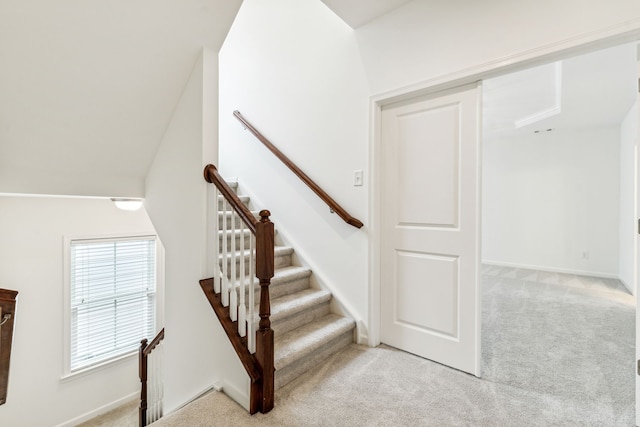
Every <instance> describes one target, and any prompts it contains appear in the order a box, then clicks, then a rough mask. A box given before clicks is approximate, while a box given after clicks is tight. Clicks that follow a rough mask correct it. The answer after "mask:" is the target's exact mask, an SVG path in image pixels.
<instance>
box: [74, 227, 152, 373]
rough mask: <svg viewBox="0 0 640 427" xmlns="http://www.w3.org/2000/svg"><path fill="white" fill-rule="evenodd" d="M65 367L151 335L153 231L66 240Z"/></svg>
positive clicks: (112, 354) (100, 358)
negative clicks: (67, 330)
mask: <svg viewBox="0 0 640 427" xmlns="http://www.w3.org/2000/svg"><path fill="white" fill-rule="evenodd" d="M68 296H69V301H68V302H69V305H68V307H69V309H70V313H69V320H70V321H69V326H70V331H69V340H68V343H69V346H70V349H69V357H68V358H67V360H68V361H69V365H68V369H69V373H73V372H74V371H78V370H82V369H84V368H87V367H90V366H93V365H96V364H100V363H102V362H105V361H108V360H111V359H114V358H118V357H120V356H123V355H126V354H130V353H133V352H135V351H136V350H137V349H138V347H139V345H140V340H142V339H143V338H152V337H153V335H155V333H154V331H155V317H156V302H155V299H156V239H155V237H154V236H144V237H131V238H116V239H86V240H70V241H69V292H68Z"/></svg>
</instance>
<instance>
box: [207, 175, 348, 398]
mask: <svg viewBox="0 0 640 427" xmlns="http://www.w3.org/2000/svg"><path fill="white" fill-rule="evenodd" d="M228 184H229V186H230V187H231V188H232V189H233V191H234V192H236V193H237V189H238V184H237V182H229V183H228ZM222 197H223V196H222V195H220V196H218V200H219V202H218V218H219V219H218V221H219V224H222V221H223V218H225V217H226V218H227V220H228V219H229V218H230V217H231V216H232V215H233V212H232V211H230V210H227V211H222V210H221V209H222V206H228V205H226V204H225V203H223V199H222ZM239 198H240V200H241V201H242V203H244V204H245V206H247V207H249V205H250V198H249V197H247V196H239ZM228 209H231V208H228ZM252 214H253V215H254V216H257V213H256V212H254V211H252ZM239 224H240V221H235V226H236V228H237V226H238V225H239ZM247 231H248V230H247ZM225 238H226V239H227V246H228V247H231V242H230V240H231V239H235V242H234V245H233V247H234V248H236V250H237V248H240V247H241V244H240V240H242V239H245V240H246V243H244V244H243V245H242V247H243V248H248V247H249V243H248V239H249V238H250V233H248V232H238V233H234V236H233V237H230V236H228V234H227V237H223V233H222V231H219V237H218V241H219V248H220V251H221V254H220V256H219V260H220V264H221V265H223V264H224V263H225V262H226V263H227V271H230V270H231V268H230V265H229V264H230V263H231V261H230V260H226V261H225V260H224V259H223V255H222V246H223V239H225ZM275 240H276V245H275V248H274V265H275V272H274V277H273V278H272V279H271V284H270V286H269V293H270V298H271V316H270V320H271V328H272V329H273V331H274V336H275V338H274V353H275V354H274V366H275V369H276V372H275V389H276V390H277V389H278V388H281V387H282V386H284V385H286V384H288V383H289V382H291V381H292V380H294V379H295V378H297V377H299V376H300V375H302V374H303V373H304V372H307V371H309V370H310V369H312V368H314V367H317V366H318V365H319V364H321V363H322V362H323V361H324V360H325V359H327V358H328V357H329V356H331V355H332V354H334V353H336V352H338V351H340V350H341V349H343V348H344V347H346V346H348V345H349V344H350V343H352V342H353V341H354V332H355V322H354V321H353V320H352V319H349V318H346V317H343V316H341V315H338V314H335V313H332V312H331V308H330V303H331V299H332V295H331V293H330V292H329V291H326V290H323V289H318V288H316V287H313V286H312V285H311V283H312V280H311V279H312V275H313V273H312V271H311V270H310V269H309V268H308V267H305V266H300V265H294V261H293V260H294V259H295V256H294V249H293V248H291V247H288V246H283V245H279V244H278V242H279V240H280V239H278V238H276V239H275ZM240 258H241V260H239V261H237V262H236V265H239V264H240V263H242V262H243V261H242V260H245V261H244V262H245V263H246V264H245V265H246V268H245V271H247V272H248V271H249V267H248V262H247V261H246V259H245V258H244V257H240ZM238 270H239V267H237V268H236V269H235V271H236V273H235V274H236V277H237V279H235V280H232V277H231V273H227V277H228V278H229V280H230V282H232V283H233V285H232V288H233V287H234V286H235V288H236V289H238V288H239V285H238V282H239V281H240V280H241V278H240V276H239V274H238V272H237V271H238ZM247 274H248V273H247ZM244 280H245V281H246V282H248V278H244ZM253 281H254V283H256V282H257V279H255V278H253ZM203 289H205V288H204V287H203ZM249 292H251V291H250V290H249V288H247V291H246V292H245V300H246V301H255V304H256V309H255V313H258V306H257V303H258V301H259V289H256V290H255V291H253V292H255V294H254V297H253V298H252V299H250V298H249V295H248V294H249ZM205 294H207V296H208V298H209V300H210V302H211V303H212V306H213V305H214V303H213V302H212V301H211V300H212V296H211V295H213V294H212V293H207V291H206V290H205ZM215 295H216V299H217V300H218V301H221V300H222V298H220V294H215ZM219 316H220V315H219ZM253 322H254V325H256V329H254V330H257V325H258V322H259V318H258V315H257V314H256V315H255V317H254V319H253ZM236 330H237V328H236ZM243 339H244V341H245V342H246V341H247V339H246V338H243ZM249 346H250V345H249ZM236 350H237V349H236ZM239 355H240V353H239Z"/></svg>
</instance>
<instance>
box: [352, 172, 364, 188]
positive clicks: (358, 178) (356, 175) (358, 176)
mask: <svg viewBox="0 0 640 427" xmlns="http://www.w3.org/2000/svg"><path fill="white" fill-rule="evenodd" d="M353 186H354V187H360V186H362V170H357V171H353Z"/></svg>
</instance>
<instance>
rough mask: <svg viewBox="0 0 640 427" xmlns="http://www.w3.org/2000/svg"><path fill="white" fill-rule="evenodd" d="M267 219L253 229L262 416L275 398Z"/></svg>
mask: <svg viewBox="0 0 640 427" xmlns="http://www.w3.org/2000/svg"><path fill="white" fill-rule="evenodd" d="M270 215H271V213H270V212H269V211H268V210H263V211H260V222H258V223H257V225H256V277H257V278H258V279H259V280H260V313H259V314H260V324H259V325H258V326H259V328H258V330H257V331H256V358H257V359H258V363H260V367H261V368H262V399H261V405H260V406H261V407H260V412H262V413H266V412H269V411H270V410H271V409H273V400H274V394H275V392H274V388H275V382H274V373H275V368H274V366H273V359H274V351H273V329H271V320H269V316H271V303H270V301H269V285H270V284H271V278H272V277H273V272H274V251H273V247H274V232H273V223H272V222H271V221H270V220H269V216H270Z"/></svg>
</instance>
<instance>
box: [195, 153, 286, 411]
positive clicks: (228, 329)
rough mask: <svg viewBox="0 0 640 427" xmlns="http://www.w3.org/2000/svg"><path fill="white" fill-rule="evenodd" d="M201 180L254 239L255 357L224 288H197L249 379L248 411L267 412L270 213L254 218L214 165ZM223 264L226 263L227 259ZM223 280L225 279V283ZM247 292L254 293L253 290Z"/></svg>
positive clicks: (270, 383) (270, 392) (207, 284)
mask: <svg viewBox="0 0 640 427" xmlns="http://www.w3.org/2000/svg"><path fill="white" fill-rule="evenodd" d="M204 179H205V180H206V181H207V182H209V183H212V184H214V185H215V186H216V188H217V189H218V191H219V192H220V194H221V195H222V196H223V197H224V199H225V200H226V201H227V202H228V203H229V204H230V205H231V207H232V209H233V210H234V211H235V212H236V213H237V214H238V216H239V217H240V219H241V220H242V222H243V223H244V224H245V225H246V226H247V228H248V229H249V230H250V231H251V233H252V234H253V235H254V236H255V276H256V277H257V278H258V280H259V283H260V305H259V310H258V315H259V317H260V322H259V325H258V327H259V329H258V330H257V331H255V347H256V348H255V354H252V353H251V352H250V351H249V349H248V348H247V338H246V337H241V336H240V335H239V333H238V324H237V323H238V322H237V321H236V320H235V318H232V317H231V315H230V314H231V313H230V310H231V309H233V310H237V309H238V308H237V307H231V304H230V305H229V306H225V305H224V304H223V299H222V298H221V293H222V292H223V289H222V290H221V293H219V294H216V291H215V289H216V288H215V279H214V278H210V279H203V280H201V281H200V286H201V287H202V290H203V291H204V293H205V295H206V296H207V299H208V300H209V303H210V304H211V307H212V308H213V311H214V312H215V313H216V316H217V317H218V319H219V320H220V323H221V324H222V327H223V329H224V331H225V333H226V334H227V336H228V338H229V340H230V341H231V344H232V345H233V348H234V350H235V351H236V354H237V355H238V357H239V358H240V361H241V363H242V365H243V366H244V368H245V370H246V371H247V374H248V375H249V378H250V379H251V383H250V387H251V389H250V396H249V412H250V413H251V414H254V413H256V412H258V411H260V412H262V413H266V412H269V411H270V410H271V409H273V404H274V397H275V380H274V379H275V378H274V377H275V368H274V333H273V329H271V321H270V319H269V317H270V316H271V304H270V298H269V285H270V284H271V278H273V275H274V270H275V259H274V226H273V223H272V222H271V220H270V219H269V216H270V215H271V213H270V212H269V211H268V210H262V211H260V214H259V215H260V219H259V220H258V219H256V217H255V216H254V215H253V214H252V213H251V211H250V210H249V208H247V207H246V206H245V205H244V203H242V201H241V200H240V198H239V197H238V196H237V195H236V193H235V192H234V191H233V190H232V189H231V187H229V184H227V182H226V181H225V180H224V178H222V176H221V175H220V174H219V173H218V170H217V169H216V167H215V166H214V165H211V164H209V165H207V166H205V168H204ZM216 203H217V201H216ZM222 239H226V237H225V236H223V237H222ZM222 262H227V260H223V261H222ZM226 279H227V278H226V277H225V278H224V280H226ZM234 279H235V277H234ZM243 279H244V278H242V279H241V280H243ZM233 292H235V290H234V291H233ZM241 292H244V290H241ZM249 292H253V290H250V291H249ZM232 319H234V320H232ZM251 321H252V320H251Z"/></svg>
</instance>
